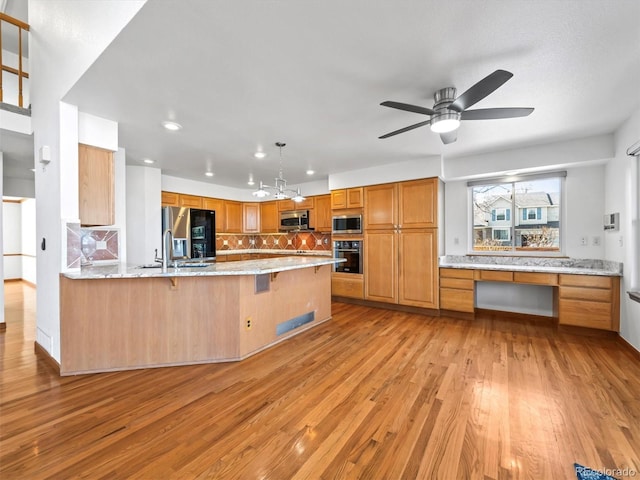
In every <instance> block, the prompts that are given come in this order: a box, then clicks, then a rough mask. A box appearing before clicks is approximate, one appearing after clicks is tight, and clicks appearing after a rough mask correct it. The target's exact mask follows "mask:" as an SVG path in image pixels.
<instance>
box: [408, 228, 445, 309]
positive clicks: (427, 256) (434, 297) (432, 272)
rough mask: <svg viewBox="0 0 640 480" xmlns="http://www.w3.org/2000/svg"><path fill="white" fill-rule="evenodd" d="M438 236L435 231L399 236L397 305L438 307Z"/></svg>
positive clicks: (419, 231)
mask: <svg viewBox="0 0 640 480" xmlns="http://www.w3.org/2000/svg"><path fill="white" fill-rule="evenodd" d="M437 257H438V234H437V230H435V229H423V230H419V229H416V230H401V231H400V233H399V234H398V303H400V304H401V305H412V306H414V307H422V308H438V262H437V260H435V259H437Z"/></svg>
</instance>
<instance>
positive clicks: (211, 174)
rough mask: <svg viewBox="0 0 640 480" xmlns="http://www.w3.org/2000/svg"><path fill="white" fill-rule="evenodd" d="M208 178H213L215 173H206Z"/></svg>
mask: <svg viewBox="0 0 640 480" xmlns="http://www.w3.org/2000/svg"><path fill="white" fill-rule="evenodd" d="M204 174H205V175H206V176H207V177H213V172H204Z"/></svg>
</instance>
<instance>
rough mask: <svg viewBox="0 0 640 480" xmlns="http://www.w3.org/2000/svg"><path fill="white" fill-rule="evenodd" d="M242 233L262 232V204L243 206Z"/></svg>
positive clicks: (245, 204)
mask: <svg viewBox="0 0 640 480" xmlns="http://www.w3.org/2000/svg"><path fill="white" fill-rule="evenodd" d="M242 231H243V232H244V233H258V232H259V231H260V204H259V203H243V204H242Z"/></svg>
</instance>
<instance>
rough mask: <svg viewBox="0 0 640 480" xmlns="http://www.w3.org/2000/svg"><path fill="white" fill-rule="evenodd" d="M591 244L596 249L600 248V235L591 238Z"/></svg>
mask: <svg viewBox="0 0 640 480" xmlns="http://www.w3.org/2000/svg"><path fill="white" fill-rule="evenodd" d="M591 244H592V245H593V246H594V247H599V246H600V237H599V236H598V235H596V236H594V237H592V238H591Z"/></svg>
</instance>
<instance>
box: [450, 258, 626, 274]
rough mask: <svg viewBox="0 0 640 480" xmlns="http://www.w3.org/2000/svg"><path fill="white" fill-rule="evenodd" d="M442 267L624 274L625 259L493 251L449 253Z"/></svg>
mask: <svg viewBox="0 0 640 480" xmlns="http://www.w3.org/2000/svg"><path fill="white" fill-rule="evenodd" d="M439 266H440V267H445V268H470V269H476V270H480V269H482V270H510V271H516V272H540V273H568V274H573V275H601V276H608V277H621V276H622V263H619V262H611V261H608V260H593V259H583V258H550V257H500V256H490V255H446V256H444V257H440V262H439Z"/></svg>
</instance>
